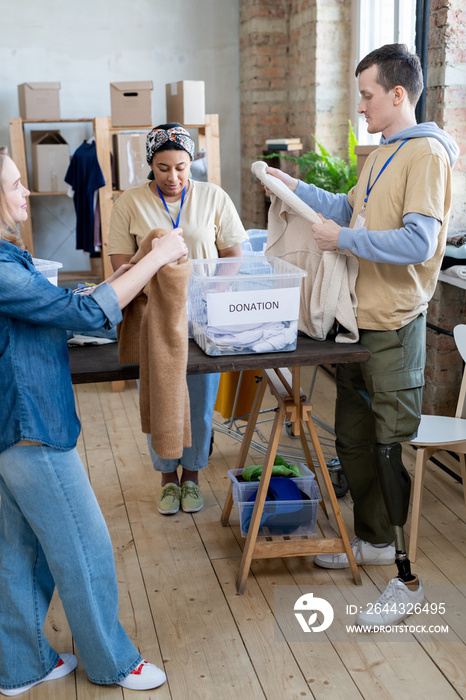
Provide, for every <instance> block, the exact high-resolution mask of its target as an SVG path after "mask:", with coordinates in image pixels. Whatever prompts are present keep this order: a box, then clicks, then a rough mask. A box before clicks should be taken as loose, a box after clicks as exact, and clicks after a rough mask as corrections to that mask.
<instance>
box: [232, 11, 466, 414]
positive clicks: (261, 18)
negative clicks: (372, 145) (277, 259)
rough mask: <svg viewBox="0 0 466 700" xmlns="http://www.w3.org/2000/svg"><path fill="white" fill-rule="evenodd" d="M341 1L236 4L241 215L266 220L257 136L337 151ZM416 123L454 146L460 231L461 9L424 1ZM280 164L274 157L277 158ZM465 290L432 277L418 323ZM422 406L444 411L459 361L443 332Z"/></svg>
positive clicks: (459, 301)
mask: <svg viewBox="0 0 466 700" xmlns="http://www.w3.org/2000/svg"><path fill="white" fill-rule="evenodd" d="M350 8H351V2H350V0H240V22H241V24H240V46H241V63H240V71H241V134H242V148H241V155H242V161H241V162H242V218H243V223H244V224H245V226H246V228H263V227H265V226H266V214H265V201H264V193H263V189H262V187H261V186H260V185H258V183H257V181H256V179H255V178H254V177H253V176H252V174H251V172H250V166H251V162H253V161H254V160H256V158H257V156H258V155H259V154H261V152H262V150H263V148H264V142H265V139H267V138H274V137H275V138H276V137H280V136H299V137H301V139H302V141H303V143H304V148H305V149H310V148H312V147H313V141H312V137H311V135H312V134H315V135H316V136H317V138H318V139H319V141H321V142H322V143H323V144H324V146H326V148H327V149H328V150H330V151H331V152H332V153H335V154H337V155H342V156H343V157H344V156H345V154H346V143H347V120H348V116H349V97H348V91H349V86H350V79H351V77H350V75H349V69H350V66H349V57H350V40H351V31H350V21H351V18H350ZM428 61H429V65H428V79H427V88H428V90H427V105H426V119H427V120H428V121H435V122H437V123H438V125H439V126H440V127H442V128H445V129H446V130H447V131H448V132H449V133H450V134H452V136H453V137H454V138H455V139H456V141H457V142H458V144H459V146H460V149H461V158H460V160H459V162H458V164H457V165H456V168H455V170H454V172H453V207H452V217H451V225H450V230H451V231H466V194H465V193H466V78H465V71H464V66H465V62H466V9H464V0H431V15H430V27H429V55H428ZM280 167H284V162H283V161H282V162H281V163H280ZM465 299H466V292H465V291H464V290H462V289H459V288H457V287H453V286H451V285H448V284H445V283H439V285H438V287H437V291H436V294H435V296H434V298H433V300H432V302H431V304H430V307H429V312H428V320H429V321H430V322H431V323H433V324H434V325H436V326H439V327H441V328H446V329H448V330H452V329H453V327H454V326H455V325H456V324H457V323H460V322H462V321H465V320H466V319H465ZM427 354H428V358H427V370H426V388H425V391H424V406H423V410H424V412H426V413H435V412H443V413H450V414H452V413H453V410H454V406H455V404H456V399H457V392H458V388H459V378H460V376H461V371H462V363H461V360H460V358H459V355H458V353H457V351H456V349H455V344H454V341H453V339H452V338H449V337H447V336H445V335H440V334H438V333H436V332H435V331H432V330H429V331H428V336H427Z"/></svg>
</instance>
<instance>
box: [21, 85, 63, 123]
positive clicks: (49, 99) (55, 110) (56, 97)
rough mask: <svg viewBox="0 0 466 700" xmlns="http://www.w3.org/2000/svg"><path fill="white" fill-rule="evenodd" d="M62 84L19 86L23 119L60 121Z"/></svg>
mask: <svg viewBox="0 0 466 700" xmlns="http://www.w3.org/2000/svg"><path fill="white" fill-rule="evenodd" d="M59 90H60V83H22V84H21V85H18V101H19V115H20V117H21V119H57V120H58V119H60V93H59Z"/></svg>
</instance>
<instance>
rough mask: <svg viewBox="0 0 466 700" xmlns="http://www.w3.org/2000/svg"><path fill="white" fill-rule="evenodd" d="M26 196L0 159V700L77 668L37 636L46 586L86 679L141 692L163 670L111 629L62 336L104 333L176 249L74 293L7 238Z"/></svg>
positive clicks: (106, 540)
mask: <svg viewBox="0 0 466 700" xmlns="http://www.w3.org/2000/svg"><path fill="white" fill-rule="evenodd" d="M28 196H29V191H28V190H27V189H26V188H25V187H23V185H22V184H21V181H20V174H19V171H18V169H17V167H16V166H15V164H14V163H13V161H12V160H11V158H9V157H8V156H7V155H5V152H4V151H0V396H1V397H2V401H1V403H0V499H1V501H0V591H1V595H0V694H3V695H7V696H14V695H19V694H21V693H23V692H25V691H26V690H28V689H29V688H31V687H32V686H34V685H37V684H38V683H42V682H43V681H48V680H54V679H57V678H60V677H62V676H65V675H67V674H68V673H70V672H71V671H73V669H74V668H75V666H76V664H77V660H76V657H75V656H73V655H72V654H58V653H57V652H56V651H55V650H54V649H53V648H52V647H51V646H50V644H49V642H48V640H47V638H46V636H45V635H44V632H43V630H42V628H43V625H44V622H45V618H46V615H47V610H48V608H49V604H50V600H51V598H52V594H53V591H54V588H55V586H57V590H58V593H59V596H60V598H61V600H62V603H63V607H64V610H65V613H66V616H67V619H68V623H69V626H70V629H71V633H72V635H73V637H74V641H75V643H76V647H77V649H78V651H79V655H80V657H81V660H82V663H83V665H84V668H85V670H86V672H87V675H88V678H89V680H90V681H92V682H93V683H98V684H103V685H107V684H112V683H116V684H118V685H121V686H123V687H125V688H131V689H134V690H147V689H149V688H155V687H157V686H159V685H161V684H162V683H164V682H165V680H166V676H165V673H164V672H163V671H162V670H161V669H159V668H157V667H156V666H154V665H153V664H150V663H148V662H146V661H145V660H143V659H142V657H141V654H140V653H139V652H138V650H137V649H136V647H135V646H134V645H133V643H132V642H131V640H130V639H129V637H128V636H127V634H126V632H125V630H124V629H123V627H122V626H121V624H120V622H119V620H118V587H117V580H116V575H115V564H114V558H113V550H112V544H111V541H110V537H109V534H108V530H107V526H106V524H105V521H104V518H103V516H102V513H101V511H100V508H99V506H98V504H97V501H96V498H95V495H94V492H93V491H92V488H91V485H90V483H89V480H88V478H87V475H86V472H85V470H84V467H83V465H82V462H81V460H80V458H79V456H78V453H77V451H76V441H77V438H78V435H79V432H80V423H79V420H78V417H77V415H76V410H75V405H74V397H73V390H72V386H71V377H70V372H69V364H68V347H67V342H66V328H70V327H72V328H76V329H79V330H92V329H97V328H100V327H106V328H111V327H113V326H115V325H116V324H117V323H118V322H119V321H120V320H121V309H122V308H124V307H125V306H126V305H127V304H128V303H129V302H130V301H131V299H133V298H134V297H135V296H136V294H138V293H139V291H140V290H141V289H142V288H143V287H144V285H145V284H146V283H147V282H148V281H149V279H150V278H151V277H152V276H153V275H154V274H155V273H156V272H157V270H158V269H159V268H160V267H162V266H163V265H165V264H167V263H170V262H174V261H175V260H178V259H179V258H181V257H182V256H183V255H185V254H186V252H187V248H186V245H185V242H184V240H183V238H182V235H181V231H180V230H178V229H176V230H173V231H171V232H170V233H167V234H166V236H163V237H162V238H160V239H156V240H154V243H153V249H152V251H151V253H149V254H148V255H146V256H145V257H144V259H143V260H141V261H140V262H139V263H138V264H137V265H133V266H129V265H127V266H124V267H123V268H120V270H119V271H118V272H117V273H116V274H114V275H113V276H112V277H111V278H109V280H107V282H104V283H103V284H101V285H99V286H98V287H96V288H95V290H94V291H93V292H92V293H91V294H89V295H86V296H80V295H74V294H73V292H72V291H71V290H69V289H59V288H58V287H55V286H53V285H52V284H50V282H49V281H48V280H47V279H46V278H45V277H43V276H42V275H41V274H40V273H39V272H37V271H36V270H35V268H34V265H33V264H32V258H31V256H30V254H29V253H28V252H27V251H26V250H24V249H23V245H22V243H21V241H20V240H19V239H18V238H17V236H16V235H15V234H16V230H17V224H19V223H21V222H23V221H25V220H26V218H27V202H26V198H27V197H28Z"/></svg>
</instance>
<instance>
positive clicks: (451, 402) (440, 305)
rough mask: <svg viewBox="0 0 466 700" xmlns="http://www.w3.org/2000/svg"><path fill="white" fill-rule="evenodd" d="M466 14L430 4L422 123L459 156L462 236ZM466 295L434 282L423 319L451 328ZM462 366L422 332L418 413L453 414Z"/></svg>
mask: <svg viewBox="0 0 466 700" xmlns="http://www.w3.org/2000/svg"><path fill="white" fill-rule="evenodd" d="M465 63H466V10H465V9H464V2H463V0H448V1H447V0H431V15H430V22H429V54H428V72H427V100H426V120H428V121H435V122H436V123H437V124H438V125H439V126H440V127H442V128H443V129H445V130H446V131H448V132H449V133H450V134H451V135H452V136H453V137H454V138H455V140H456V142H457V143H458V145H459V147H460V151H461V155H460V158H459V160H458V162H457V164H456V166H455V169H454V171H453V177H452V188H453V202H452V212H451V219H450V227H449V229H450V231H451V232H456V231H465V232H466V74H465ZM465 306H466V291H465V290H464V289H460V288H459V287H454V286H452V285H450V284H446V283H444V282H439V284H438V285H437V290H436V293H435V295H434V297H433V299H432V300H431V302H430V304H429V310H428V314H427V320H428V321H430V322H431V323H432V324H434V325H435V326H438V327H440V328H444V329H446V330H450V331H451V330H453V328H454V326H455V325H456V324H457V323H463V322H466V313H465V312H466V308H465ZM462 368H463V363H462V360H461V357H460V356H459V354H458V351H457V350H456V346H455V342H454V340H453V338H451V337H448V336H445V335H442V334H439V333H436V332H435V331H433V330H428V331H427V367H426V374H425V378H426V385H425V389H424V401H423V411H424V412H425V413H439V414H445V415H453V414H454V411H455V407H456V402H457V399H458V391H459V384H460V379H461V374H462Z"/></svg>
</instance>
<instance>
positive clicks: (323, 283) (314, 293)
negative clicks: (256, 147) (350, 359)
mask: <svg viewBox="0 0 466 700" xmlns="http://www.w3.org/2000/svg"><path fill="white" fill-rule="evenodd" d="M266 167H267V166H266V164H265V163H264V162H262V161H258V162H256V163H253V164H252V167H251V170H252V172H253V173H254V174H255V175H256V176H257V177H258V178H259V179H260V180H261V181H262V182H263V183H264V185H265V186H266V187H267V188H268V189H269V190H270V191H271V192H272V203H271V206H270V210H269V219H268V236H267V248H266V251H265V253H266V255H273V256H275V257H277V258H281V259H282V260H286V261H287V262H290V263H292V264H293V265H296V266H297V267H299V268H301V269H302V270H305V271H306V272H307V277H305V278H304V279H303V286H302V288H301V304H300V312H299V325H298V327H299V330H300V331H303V332H304V333H306V334H307V335H309V336H310V337H311V338H314V339H315V340H324V339H325V338H326V337H327V335H328V334H329V333H330V331H331V330H332V328H333V325H334V322H335V321H337V323H339V324H341V325H342V326H344V327H345V329H346V330H347V331H348V332H347V333H339V334H338V335H337V336H336V338H335V340H336V342H338V343H355V342H357V341H358V340H359V332H358V326H357V322H356V312H357V299H356V294H355V284H356V278H357V275H358V261H357V259H356V257H355V256H354V255H353V254H352V253H350V252H349V251H343V250H335V251H322V250H320V248H319V247H318V245H317V243H316V242H315V241H314V238H313V236H312V231H311V224H313V223H320V219H319V217H318V216H317V214H316V213H315V211H314V210H313V209H311V207H309V206H308V205H307V204H305V203H304V202H303V201H301V200H300V199H299V197H297V196H296V195H295V194H294V192H291V190H290V189H289V188H288V187H287V186H286V185H285V184H284V183H283V182H281V180H279V179H278V178H276V177H273V176H271V175H268V174H267V173H266V172H265V168H266Z"/></svg>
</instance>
